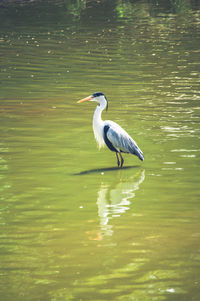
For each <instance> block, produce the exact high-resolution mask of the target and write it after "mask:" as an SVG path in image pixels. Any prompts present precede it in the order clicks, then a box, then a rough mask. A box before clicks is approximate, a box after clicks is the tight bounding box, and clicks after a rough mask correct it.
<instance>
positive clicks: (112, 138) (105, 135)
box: [78, 92, 144, 168]
mask: <svg viewBox="0 0 200 301" xmlns="http://www.w3.org/2000/svg"><path fill="white" fill-rule="evenodd" d="M85 101H95V102H97V107H96V109H95V111H94V115H93V131H94V136H95V139H96V141H97V143H98V146H99V149H100V148H101V147H104V146H105V145H106V146H107V147H108V148H109V149H110V150H111V151H113V152H115V154H116V157H117V166H118V168H122V167H123V163H124V159H123V157H122V153H128V154H132V155H135V156H137V157H138V158H139V159H140V160H141V161H143V160H144V155H143V152H142V151H141V150H140V148H139V147H138V145H137V143H136V142H135V141H134V140H133V139H132V138H131V136H129V134H128V133H127V132H126V131H125V130H124V129H123V128H122V127H121V126H120V125H118V124H117V123H115V122H114V121H111V120H105V121H103V120H102V118H101V113H102V112H103V110H104V109H106V111H107V110H108V100H107V98H106V96H105V95H104V94H103V93H102V92H95V93H93V94H92V95H90V96H88V97H86V98H83V99H81V100H79V101H78V103H82V102H85Z"/></svg>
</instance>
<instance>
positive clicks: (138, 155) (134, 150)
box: [131, 145, 144, 161]
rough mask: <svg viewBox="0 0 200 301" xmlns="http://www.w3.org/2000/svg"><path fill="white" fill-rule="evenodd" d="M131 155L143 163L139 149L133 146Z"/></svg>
mask: <svg viewBox="0 0 200 301" xmlns="http://www.w3.org/2000/svg"><path fill="white" fill-rule="evenodd" d="M131 153H132V154H133V155H136V156H137V157H138V158H139V159H140V160H141V161H144V155H143V152H142V151H141V149H139V147H138V146H136V145H135V147H134V149H132V151H131Z"/></svg>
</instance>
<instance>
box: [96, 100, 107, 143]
mask: <svg viewBox="0 0 200 301" xmlns="http://www.w3.org/2000/svg"><path fill="white" fill-rule="evenodd" d="M104 109H105V106H104V105H98V106H97V107H96V109H95V111H94V115H93V131H94V136H95V139H96V141H97V143H98V145H99V148H101V147H102V146H104V144H105V143H104V139H103V120H102V119H101V113H102V111H103V110H104Z"/></svg>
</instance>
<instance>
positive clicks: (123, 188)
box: [97, 169, 145, 236]
mask: <svg viewBox="0 0 200 301" xmlns="http://www.w3.org/2000/svg"><path fill="white" fill-rule="evenodd" d="M144 179H145V170H144V169H143V170H138V171H137V172H136V173H135V174H134V175H130V174H129V176H127V175H121V176H120V177H119V179H118V181H117V184H116V183H115V185H114V184H113V185H108V184H106V183H105V182H102V183H101V186H100V189H99V191H98V197H97V206H98V215H99V218H100V228H101V235H102V236H105V235H106V236H111V235H112V234H113V230H112V225H111V224H110V220H111V219H112V218H114V217H119V216H120V215H121V214H122V213H124V212H126V211H127V210H129V209H130V203H131V201H132V199H133V198H134V197H135V191H136V190H138V189H139V186H140V184H141V183H142V182H143V181H144Z"/></svg>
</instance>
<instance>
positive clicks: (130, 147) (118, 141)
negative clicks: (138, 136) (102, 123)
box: [107, 124, 144, 161]
mask: <svg viewBox="0 0 200 301" xmlns="http://www.w3.org/2000/svg"><path fill="white" fill-rule="evenodd" d="M107 138H108V140H109V141H110V142H111V143H112V145H113V146H114V148H116V149H117V150H118V151H119V152H120V151H121V152H124V153H131V154H133V155H136V156H137V157H138V158H139V159H140V160H142V161H143V160H144V155H143V153H142V151H141V150H140V148H139V147H138V145H137V143H136V142H135V141H134V140H133V139H132V138H131V137H130V136H129V134H128V133H127V132H126V131H125V130H124V129H122V128H121V127H120V126H118V125H117V124H116V126H112V125H109V129H108V131H107Z"/></svg>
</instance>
